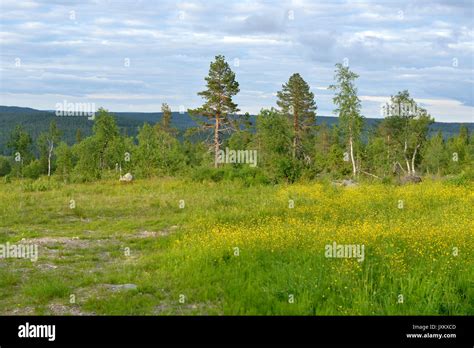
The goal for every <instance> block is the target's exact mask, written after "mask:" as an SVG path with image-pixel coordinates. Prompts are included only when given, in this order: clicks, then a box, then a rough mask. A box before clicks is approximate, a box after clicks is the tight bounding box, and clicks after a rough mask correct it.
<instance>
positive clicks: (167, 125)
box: [160, 103, 172, 132]
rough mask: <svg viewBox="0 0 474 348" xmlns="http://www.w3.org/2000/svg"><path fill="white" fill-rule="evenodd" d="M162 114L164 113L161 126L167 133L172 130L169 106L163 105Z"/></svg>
mask: <svg viewBox="0 0 474 348" xmlns="http://www.w3.org/2000/svg"><path fill="white" fill-rule="evenodd" d="M161 112H162V113H163V115H162V117H161V122H160V126H161V129H163V130H164V131H165V132H169V131H170V129H171V116H172V113H171V108H170V107H169V105H168V104H166V103H163V104H161Z"/></svg>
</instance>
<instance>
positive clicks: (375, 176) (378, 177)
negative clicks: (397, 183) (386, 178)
mask: <svg viewBox="0 0 474 348" xmlns="http://www.w3.org/2000/svg"><path fill="white" fill-rule="evenodd" d="M359 171H360V172H361V173H364V174H366V175H370V176H373V177H374V178H377V179H380V180H383V179H382V178H381V177H380V176H377V175H374V174H371V173H367V172H364V171H363V170H359Z"/></svg>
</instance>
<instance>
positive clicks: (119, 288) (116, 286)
mask: <svg viewBox="0 0 474 348" xmlns="http://www.w3.org/2000/svg"><path fill="white" fill-rule="evenodd" d="M106 286H107V288H109V289H110V290H111V291H122V290H136V289H137V288H138V287H137V286H136V285H135V284H106Z"/></svg>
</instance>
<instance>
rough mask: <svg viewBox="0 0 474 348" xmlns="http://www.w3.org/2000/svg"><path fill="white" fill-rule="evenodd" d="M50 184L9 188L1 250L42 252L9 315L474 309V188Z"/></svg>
mask: <svg viewBox="0 0 474 348" xmlns="http://www.w3.org/2000/svg"><path fill="white" fill-rule="evenodd" d="M41 180H42V179H40V181H41ZM40 183H41V184H38V185H36V184H34V183H31V182H26V181H15V182H12V183H8V184H0V244H1V243H6V242H10V244H15V243H16V244H18V243H20V242H21V240H22V239H23V238H24V239H25V240H23V243H35V244H38V245H39V259H38V261H37V262H31V261H30V260H26V259H13V258H8V259H0V314H39V315H43V314H45V315H49V314H60V315H68V314H97V315H104V314H111V315H121V314H123V315H134V314H135V315H137V314H143V315H194V314H196V315H204V314H209V315H214V314H216V315H221V314H224V315H253V314H255V315H438V314H439V315H472V314H474V309H473V308H474V306H473V290H472V289H473V288H474V287H473V286H472V279H474V278H473V269H474V267H473V258H472V255H473V251H474V250H473V240H472V237H473V231H474V224H473V221H472V207H473V198H474V195H473V190H472V188H473V187H472V184H468V185H467V186H454V185H450V184H448V183H443V182H431V181H427V182H423V183H422V184H418V185H408V186H402V187H397V186H389V185H376V184H363V185H361V186H359V187H355V188H343V187H334V186H331V185H329V184H321V183H307V184H294V185H281V186H251V187H246V186H244V185H240V184H239V183H238V182H220V183H206V182H205V183H196V182H191V181H187V180H182V179H171V178H163V179H152V180H144V181H137V182H134V183H132V184H128V185H127V184H120V183H117V182H113V181H102V182H97V183H89V184H69V185H65V184H62V183H58V182H55V181H54V180H52V181H51V182H47V181H45V180H43V181H42V182H40ZM35 185H36V186H35ZM290 199H291V200H293V201H294V204H295V205H294V208H292V209H290V208H289V200H290ZM71 200H74V202H75V205H76V207H75V208H74V209H70V201H71ZM180 200H184V202H185V207H184V208H182V209H181V208H180V207H179V201H180ZM400 200H401V201H403V208H402V209H400V208H399V201H400ZM334 241H336V242H337V243H338V244H358V245H364V246H365V257H364V260H363V261H362V262H358V261H357V260H356V259H341V258H327V257H325V246H326V245H328V244H332V243H333V242H334ZM119 284H136V285H137V288H136V289H131V290H123V289H120V290H116V289H114V288H113V285H119ZM71 295H74V296H73V297H74V299H75V300H74V301H71ZM401 298H403V302H402V301H401ZM71 302H73V303H71Z"/></svg>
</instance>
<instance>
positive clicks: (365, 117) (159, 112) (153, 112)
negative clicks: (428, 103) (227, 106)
mask: <svg viewBox="0 0 474 348" xmlns="http://www.w3.org/2000/svg"><path fill="white" fill-rule="evenodd" d="M0 107H8V108H29V109H32V110H36V111H43V112H55V111H56V110H42V109H36V108H33V107H29V106H18V105H0ZM107 111H109V112H110V113H112V114H116V113H123V114H124V113H129V114H130V113H132V114H163V112H162V111H117V110H108V109H107ZM171 112H172V113H174V114H177V113H179V114H183V115H184V114H186V115H189V113H188V112H187V111H185V112H184V113H181V112H180V111H177V110H171ZM236 115H244V114H243V113H237V114H236ZM0 116H1V115H0ZM250 116H253V117H257V116H258V114H250ZM73 117H74V116H73ZM318 117H331V118H338V116H336V115H319V114H317V115H316V120H317V119H318ZM363 117H364V119H370V120H377V121H381V120H382V118H380V117H373V116H365V115H363ZM434 122H435V123H447V124H454V123H460V124H474V121H466V122H465V121H438V120H436V119H434Z"/></svg>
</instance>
